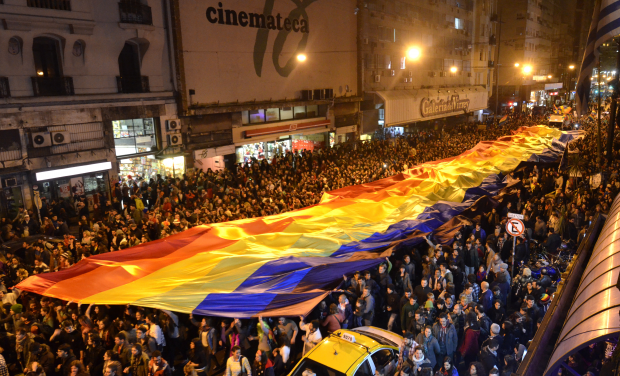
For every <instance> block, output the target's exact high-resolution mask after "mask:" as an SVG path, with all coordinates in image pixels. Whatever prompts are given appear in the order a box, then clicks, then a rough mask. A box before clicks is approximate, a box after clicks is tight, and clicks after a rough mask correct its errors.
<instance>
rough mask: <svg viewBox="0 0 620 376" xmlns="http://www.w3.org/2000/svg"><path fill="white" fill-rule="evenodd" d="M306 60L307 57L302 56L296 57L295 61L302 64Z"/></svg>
mask: <svg viewBox="0 0 620 376" xmlns="http://www.w3.org/2000/svg"><path fill="white" fill-rule="evenodd" d="M307 58H308V57H307V56H306V55H304V54H299V55H297V61H299V62H304V61H306V59H307Z"/></svg>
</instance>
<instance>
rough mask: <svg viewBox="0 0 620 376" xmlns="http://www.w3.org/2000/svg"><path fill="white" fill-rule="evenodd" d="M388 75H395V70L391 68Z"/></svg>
mask: <svg viewBox="0 0 620 376" xmlns="http://www.w3.org/2000/svg"><path fill="white" fill-rule="evenodd" d="M390 76H392V77H394V76H396V71H395V70H393V69H392V70H391V71H390Z"/></svg>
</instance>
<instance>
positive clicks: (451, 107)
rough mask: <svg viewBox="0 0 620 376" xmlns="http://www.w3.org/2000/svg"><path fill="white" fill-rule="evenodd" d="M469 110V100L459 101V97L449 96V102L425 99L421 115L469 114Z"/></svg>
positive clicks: (421, 104)
mask: <svg viewBox="0 0 620 376" xmlns="http://www.w3.org/2000/svg"><path fill="white" fill-rule="evenodd" d="M468 109H469V99H459V96H458V95H452V96H449V97H448V99H447V100H443V99H440V100H434V99H430V98H423V99H422V102H421V103H420V114H421V115H422V117H429V116H436V115H442V114H449V113H452V112H467V110H468Z"/></svg>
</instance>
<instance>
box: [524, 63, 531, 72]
mask: <svg viewBox="0 0 620 376" xmlns="http://www.w3.org/2000/svg"><path fill="white" fill-rule="evenodd" d="M523 73H524V74H530V73H532V66H531V65H524V66H523Z"/></svg>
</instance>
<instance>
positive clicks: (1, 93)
mask: <svg viewBox="0 0 620 376" xmlns="http://www.w3.org/2000/svg"><path fill="white" fill-rule="evenodd" d="M10 96H11V88H10V87H9V79H8V78H7V77H0V98H8V97H10Z"/></svg>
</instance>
